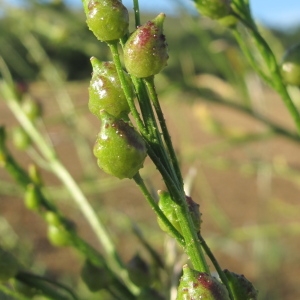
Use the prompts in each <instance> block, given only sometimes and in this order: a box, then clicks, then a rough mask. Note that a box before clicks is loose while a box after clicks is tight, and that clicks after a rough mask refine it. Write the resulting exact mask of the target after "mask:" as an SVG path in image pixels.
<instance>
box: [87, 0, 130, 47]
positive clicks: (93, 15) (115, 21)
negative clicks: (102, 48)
mask: <svg viewBox="0 0 300 300" xmlns="http://www.w3.org/2000/svg"><path fill="white" fill-rule="evenodd" d="M83 3H84V9H85V13H86V17H87V20H86V22H87V25H88V27H89V29H90V30H91V31H92V32H93V33H94V35H95V36H96V37H97V39H98V40H100V41H104V42H110V41H114V40H118V39H120V38H122V37H123V36H124V35H125V34H126V32H127V30H128V25H129V15H128V11H127V8H126V7H125V6H124V5H123V4H122V2H121V1H119V0H90V1H88V0H84V2H83Z"/></svg>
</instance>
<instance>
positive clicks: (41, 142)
mask: <svg viewBox="0 0 300 300" xmlns="http://www.w3.org/2000/svg"><path fill="white" fill-rule="evenodd" d="M1 88H2V92H3V95H4V98H5V99H6V102H7V105H8V106H9V108H10V109H11V111H12V112H13V113H14V115H15V117H16V118H17V119H18V121H19V122H20V124H21V125H22V127H23V128H24V129H25V130H26V132H27V133H28V135H29V136H30V138H31V139H32V141H34V142H35V144H36V146H37V148H38V149H39V150H40V152H41V153H42V154H43V156H44V157H45V159H46V160H48V162H49V165H50V167H51V169H52V171H53V173H54V174H55V175H56V176H57V177H58V178H59V179H60V180H61V182H62V183H63V184H64V185H65V186H66V188H67V189H68V190H69V193H70V194H71V195H72V197H73V200H74V201H75V202H76V204H77V205H78V207H79V208H80V210H81V212H82V213H83V215H84V216H85V218H86V220H87V221H88V223H89V224H90V226H91V227H92V229H93V231H94V232H95V234H96V236H97V238H98V240H99V242H100V243H101V245H102V246H103V248H104V250H105V253H106V258H107V260H108V264H109V265H110V267H111V268H112V270H114V272H115V273H116V274H121V275H123V278H122V279H123V280H124V281H125V282H128V285H129V286H130V287H131V289H132V291H133V292H134V293H136V292H137V288H136V287H135V286H134V285H133V284H132V283H131V281H130V279H129V278H128V274H127V272H124V266H123V264H122V262H121V259H120V258H119V256H118V253H117V251H116V249H115V247H114V244H113V242H112V240H111V239H110V235H109V233H108V232H107V231H106V229H105V227H104V225H103V224H102V222H101V220H100V218H99V217H98V216H97V214H96V213H95V211H94V210H93V208H92V207H91V205H90V204H89V202H88V200H87V198H86V197H85V195H84V194H83V192H82V191H81V189H80V188H79V186H78V185H77V183H76V182H75V180H74V178H73V177H72V176H71V175H70V173H69V172H68V171H67V169H66V168H65V167H64V166H63V164H62V163H61V162H60V161H59V159H58V158H57V156H56V153H55V151H54V149H53V148H51V147H50V146H49V145H47V142H46V141H45V139H44V138H43V137H42V135H41V134H40V133H39V132H38V131H37V129H36V128H35V126H34V125H33V124H32V122H31V121H30V120H29V119H28V117H27V116H26V114H25V113H24V112H23V110H22V108H21V106H20V104H19V103H18V101H17V99H16V97H15V96H14V94H13V93H12V91H11V90H10V89H9V87H8V86H7V85H5V84H4V83H3V84H2V86H1ZM130 283H131V284H130Z"/></svg>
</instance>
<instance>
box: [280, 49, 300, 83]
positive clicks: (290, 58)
mask: <svg viewBox="0 0 300 300" xmlns="http://www.w3.org/2000/svg"><path fill="white" fill-rule="evenodd" d="M281 74H282V77H283V80H284V81H285V83H286V84H290V85H296V86H299V87H300V44H297V45H295V46H293V47H292V48H290V49H289V50H287V51H286V53H285V54H284V56H283V59H282V63H281Z"/></svg>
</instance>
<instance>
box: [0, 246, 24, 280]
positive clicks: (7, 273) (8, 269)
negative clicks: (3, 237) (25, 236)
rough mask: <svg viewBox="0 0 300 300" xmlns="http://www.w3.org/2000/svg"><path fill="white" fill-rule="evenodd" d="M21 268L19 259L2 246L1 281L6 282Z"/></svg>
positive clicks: (0, 259) (0, 250)
mask: <svg viewBox="0 0 300 300" xmlns="http://www.w3.org/2000/svg"><path fill="white" fill-rule="evenodd" d="M20 269H21V265H20V263H19V262H18V261H17V259H16V258H15V257H14V256H13V255H12V254H11V253H9V252H7V251H6V250H4V249H2V248H1V247H0V282H6V281H8V280H9V279H10V278H12V277H14V276H15V275H16V274H17V273H18V271H19V270H20Z"/></svg>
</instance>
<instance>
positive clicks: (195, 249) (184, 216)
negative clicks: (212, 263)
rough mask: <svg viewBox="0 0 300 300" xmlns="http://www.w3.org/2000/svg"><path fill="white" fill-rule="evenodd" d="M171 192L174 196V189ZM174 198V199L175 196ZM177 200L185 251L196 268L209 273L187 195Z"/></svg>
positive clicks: (177, 212)
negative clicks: (187, 201)
mask: <svg viewBox="0 0 300 300" xmlns="http://www.w3.org/2000/svg"><path fill="white" fill-rule="evenodd" d="M169 192H170V194H171V196H173V194H172V191H169ZM172 198H173V199H174V196H173V197H172ZM176 200H177V201H178V202H179V205H178V209H177V211H176V214H177V218H178V222H179V224H180V228H181V231H182V235H183V237H184V240H185V252H186V254H187V255H188V256H189V258H190V260H191V263H192V264H193V267H194V269H195V270H197V271H199V272H205V273H208V274H209V273H210V270H209V267H208V265H207V262H206V260H205V257H204V253H203V250H202V248H201V243H200V240H199V237H198V234H197V232H196V230H195V226H194V223H193V220H192V217H191V214H190V211H189V209H188V206H187V203H186V197H185V195H184V194H182V195H181V197H180V199H178V198H177V199H176Z"/></svg>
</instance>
